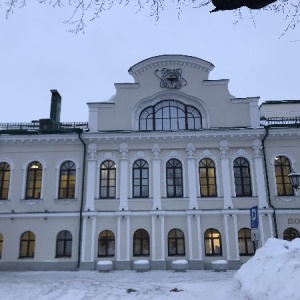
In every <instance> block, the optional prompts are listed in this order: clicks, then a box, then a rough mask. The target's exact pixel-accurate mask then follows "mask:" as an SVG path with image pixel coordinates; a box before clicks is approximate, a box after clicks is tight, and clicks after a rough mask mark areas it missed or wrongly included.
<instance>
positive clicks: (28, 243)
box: [19, 231, 35, 258]
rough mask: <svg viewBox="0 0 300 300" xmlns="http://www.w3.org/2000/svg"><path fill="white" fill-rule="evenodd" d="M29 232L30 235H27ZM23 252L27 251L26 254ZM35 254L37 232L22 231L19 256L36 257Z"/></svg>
mask: <svg viewBox="0 0 300 300" xmlns="http://www.w3.org/2000/svg"><path fill="white" fill-rule="evenodd" d="M27 234H28V237H26V235H27ZM32 245H33V246H32ZM24 247H25V249H24ZM23 250H25V251H23ZM23 252H26V253H25V255H23V254H22V253H23ZM34 254H35V234H34V233H33V232H32V231H25V232H23V233H22V235H21V237H20V253H19V258H34Z"/></svg>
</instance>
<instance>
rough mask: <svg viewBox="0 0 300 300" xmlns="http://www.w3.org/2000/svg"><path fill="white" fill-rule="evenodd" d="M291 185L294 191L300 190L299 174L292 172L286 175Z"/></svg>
mask: <svg viewBox="0 0 300 300" xmlns="http://www.w3.org/2000/svg"><path fill="white" fill-rule="evenodd" d="M288 177H289V179H290V181H291V185H292V187H293V188H294V189H295V190H298V189H299V188H300V173H296V172H295V171H294V170H292V172H291V173H290V174H289V175H288Z"/></svg>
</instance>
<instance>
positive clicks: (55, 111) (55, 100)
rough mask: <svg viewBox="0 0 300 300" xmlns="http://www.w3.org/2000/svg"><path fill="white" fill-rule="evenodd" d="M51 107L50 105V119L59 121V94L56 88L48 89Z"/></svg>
mask: <svg viewBox="0 0 300 300" xmlns="http://www.w3.org/2000/svg"><path fill="white" fill-rule="evenodd" d="M50 92H51V93H52V96H51V107H50V119H52V121H53V122H56V123H60V111H61V96H60V94H59V92H58V91H57V90H50Z"/></svg>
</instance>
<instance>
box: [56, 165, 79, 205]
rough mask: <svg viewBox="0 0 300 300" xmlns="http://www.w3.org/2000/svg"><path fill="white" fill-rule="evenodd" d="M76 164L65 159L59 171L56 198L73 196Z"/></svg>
mask: <svg viewBox="0 0 300 300" xmlns="http://www.w3.org/2000/svg"><path fill="white" fill-rule="evenodd" d="M75 181H76V165H75V163H74V162H72V161H70V160H68V161H65V162H64V163H63V164H62V165H61V167H60V172H59V191H58V199H67V198H69V199H74V198H75Z"/></svg>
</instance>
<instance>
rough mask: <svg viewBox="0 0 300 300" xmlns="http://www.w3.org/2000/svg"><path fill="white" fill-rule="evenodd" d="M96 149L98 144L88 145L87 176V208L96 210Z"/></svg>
mask: <svg viewBox="0 0 300 300" xmlns="http://www.w3.org/2000/svg"><path fill="white" fill-rule="evenodd" d="M96 151H97V145H96V144H94V143H90V144H89V145H88V162H87V178H86V183H87V184H86V186H87V191H86V200H85V210H86V211H87V210H90V211H94V210H95V187H96V186H95V185H96V178H97V176H96V175H97V174H96Z"/></svg>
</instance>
